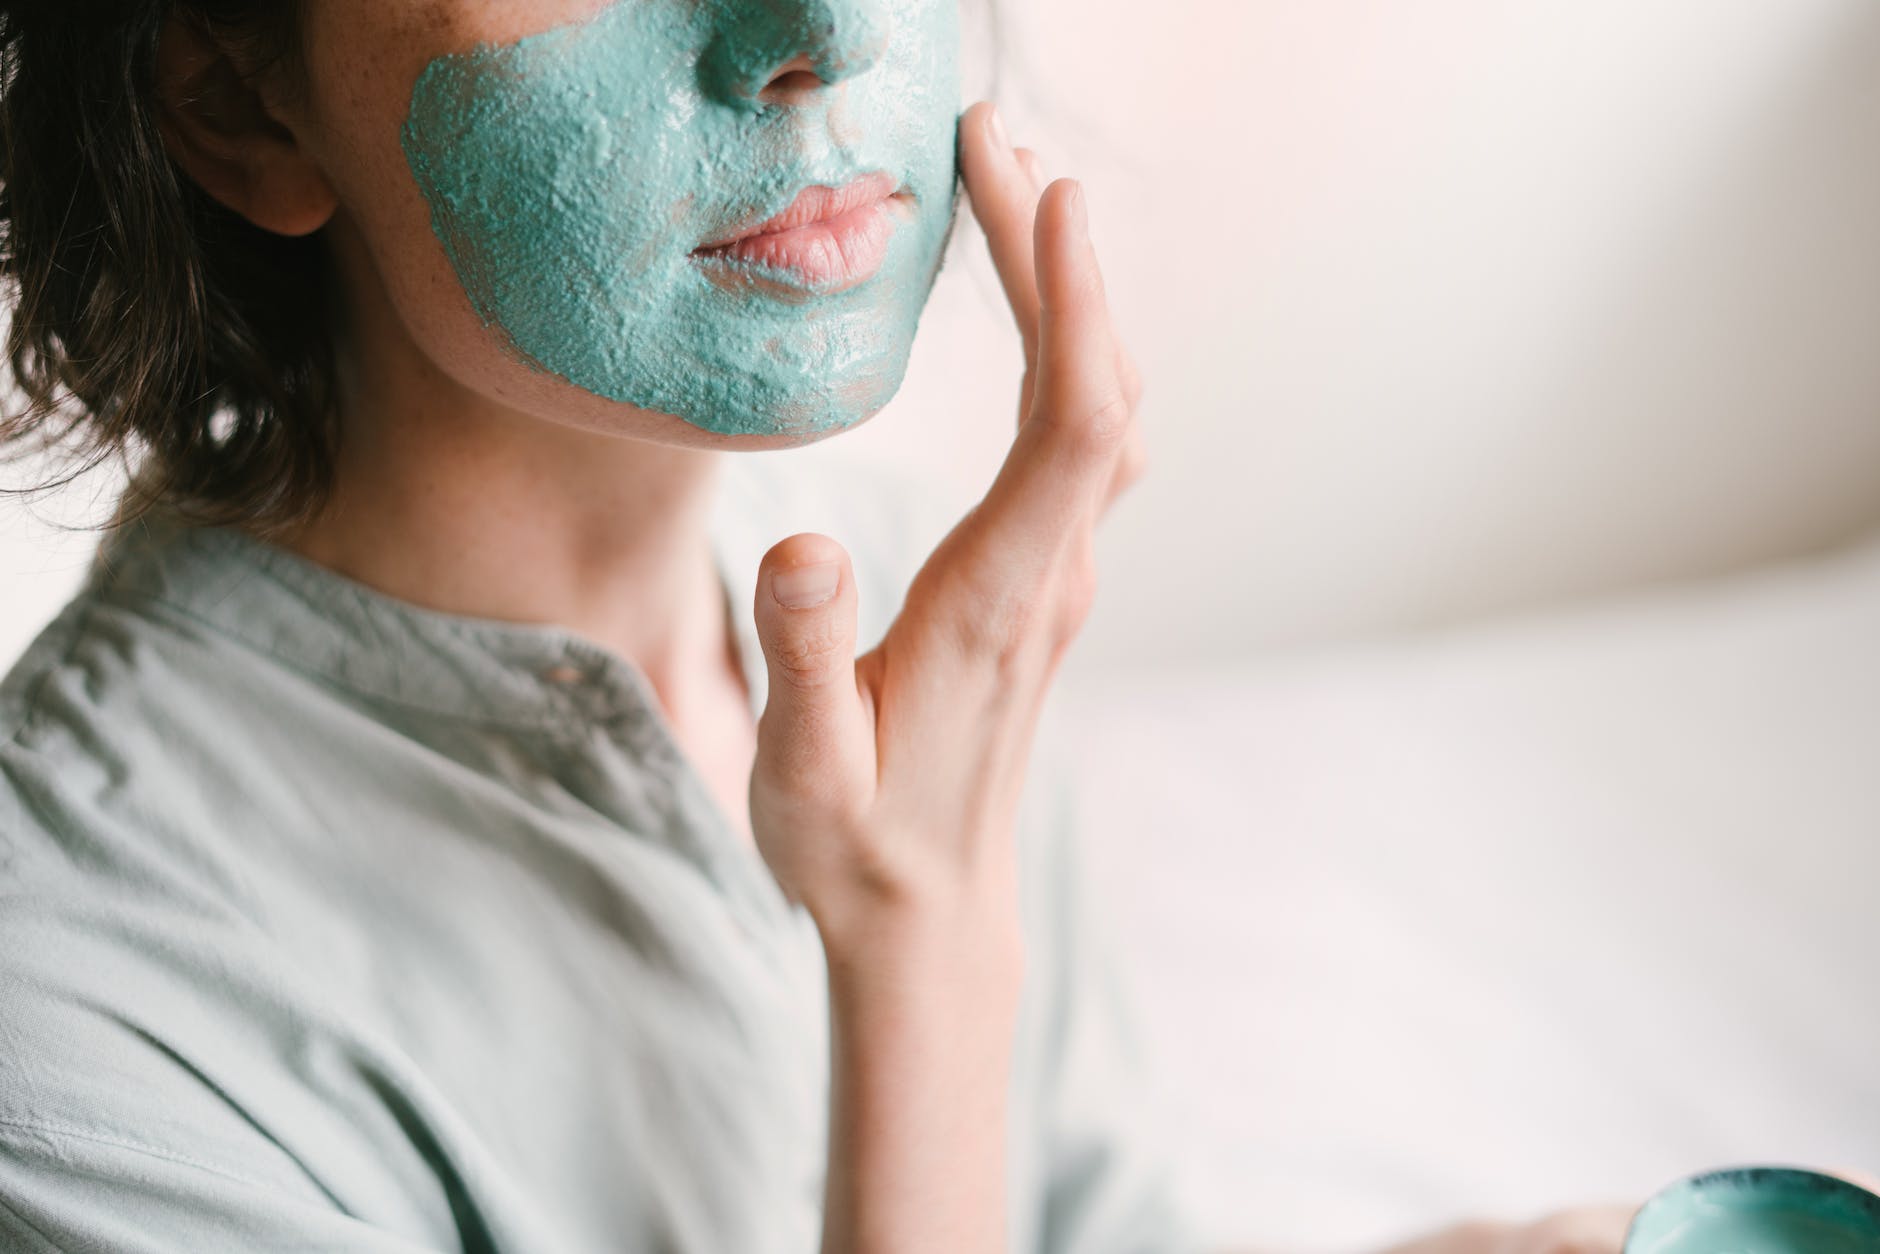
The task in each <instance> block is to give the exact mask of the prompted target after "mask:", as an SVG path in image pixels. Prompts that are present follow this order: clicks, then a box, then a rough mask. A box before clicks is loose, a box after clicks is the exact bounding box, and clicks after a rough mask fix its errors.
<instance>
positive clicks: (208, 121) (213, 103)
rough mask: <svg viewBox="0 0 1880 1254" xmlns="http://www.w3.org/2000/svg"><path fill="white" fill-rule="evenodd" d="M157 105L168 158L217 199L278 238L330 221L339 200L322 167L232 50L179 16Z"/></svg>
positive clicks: (167, 33)
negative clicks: (272, 107)
mask: <svg viewBox="0 0 1880 1254" xmlns="http://www.w3.org/2000/svg"><path fill="white" fill-rule="evenodd" d="M155 103H156V112H157V125H158V129H159V130H160V131H161V133H162V135H163V142H164V146H165V147H166V148H167V149H168V150H169V153H170V156H171V157H172V158H173V159H174V160H175V161H176V163H177V165H179V166H181V167H182V169H183V171H184V173H186V174H187V175H188V176H189V177H190V178H192V179H194V180H195V181H196V183H197V184H198V185H199V186H200V187H201V188H202V189H203V191H205V192H207V193H208V194H209V195H210V196H211V197H212V198H214V199H215V200H216V201H218V202H219V203H221V204H223V205H225V206H227V207H228V208H229V209H231V210H233V211H234V212H235V213H238V214H240V215H241V216H242V217H244V218H246V219H247V220H248V221H250V222H252V223H254V224H255V225H256V226H258V227H260V228H261V229H262V230H264V231H272V232H273V233H275V234H277V235H309V234H312V233H313V232H314V231H317V230H319V229H320V228H321V227H323V226H325V225H326V224H327V222H328V221H330V220H331V219H332V217H333V214H334V212H335V211H336V210H337V209H338V207H339V197H338V195H337V194H336V193H335V192H334V190H333V186H332V183H331V182H330V181H329V180H328V179H327V177H326V174H325V172H324V171H322V170H321V169H320V167H319V166H318V165H317V164H316V163H315V162H314V161H313V160H312V159H311V158H310V157H309V156H308V155H307V153H306V152H305V150H304V149H302V148H301V146H300V143H299V141H298V140H297V139H296V138H295V136H294V134H293V132H292V131H290V130H289V129H288V128H287V127H286V126H284V125H282V124H281V123H280V122H279V121H277V120H276V119H275V118H274V117H272V116H271V115H270V114H269V112H268V110H267V108H266V107H265V106H264V105H263V103H262V101H261V97H260V95H259V94H258V93H257V92H256V91H255V89H254V88H253V86H252V85H250V83H249V82H248V81H247V80H246V79H245V78H244V77H243V76H242V74H241V72H240V70H239V69H238V68H237V66H236V64H235V62H234V61H233V60H232V59H231V58H230V56H229V55H228V52H227V50H226V49H224V48H223V47H222V46H221V45H219V44H218V43H217V42H216V40H215V39H214V38H213V36H211V35H210V34H209V33H208V32H206V31H204V30H202V29H201V28H199V27H197V26H194V25H192V24H191V23H189V22H186V21H184V20H182V19H180V18H177V17H171V18H170V19H169V20H168V21H166V22H165V23H164V28H163V33H162V35H161V36H160V37H159V41H158V44H157V58H156V102H155Z"/></svg>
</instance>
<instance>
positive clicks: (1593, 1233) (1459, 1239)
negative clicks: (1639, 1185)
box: [1383, 1205, 1638, 1254]
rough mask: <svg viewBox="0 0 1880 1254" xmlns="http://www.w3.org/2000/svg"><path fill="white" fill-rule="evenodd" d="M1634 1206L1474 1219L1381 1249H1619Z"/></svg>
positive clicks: (1600, 1252)
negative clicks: (1516, 1219) (1524, 1218)
mask: <svg viewBox="0 0 1880 1254" xmlns="http://www.w3.org/2000/svg"><path fill="white" fill-rule="evenodd" d="M1636 1213H1638V1207H1637V1206H1628V1205H1613V1206H1592V1207H1577V1208H1575V1209H1572V1210H1562V1211H1555V1212H1554V1213H1553V1214H1550V1215H1547V1216H1545V1217H1544V1218H1542V1219H1538V1220H1536V1221H1534V1222H1533V1223H1526V1224H1515V1223H1503V1222H1500V1221H1497V1220H1486V1219H1482V1220H1472V1221H1470V1222H1468V1223H1461V1224H1456V1225H1454V1226H1453V1227H1449V1228H1444V1229H1443V1230H1442V1231H1440V1232H1436V1233H1432V1234H1431V1235H1429V1236H1426V1237H1421V1238H1419V1239H1417V1240H1414V1241H1411V1242H1408V1243H1406V1244H1403V1245H1393V1246H1391V1247H1390V1249H1388V1250H1385V1251H1383V1254H1620V1250H1621V1249H1622V1248H1623V1247H1624V1245H1625V1233H1626V1229H1627V1228H1628V1227H1629V1226H1630V1225H1631V1223H1632V1216H1633V1215H1635V1214H1636Z"/></svg>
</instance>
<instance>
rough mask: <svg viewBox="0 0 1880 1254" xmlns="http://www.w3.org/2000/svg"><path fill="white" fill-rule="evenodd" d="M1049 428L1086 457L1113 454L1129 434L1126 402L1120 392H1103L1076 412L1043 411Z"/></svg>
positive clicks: (1067, 408)
mask: <svg viewBox="0 0 1880 1254" xmlns="http://www.w3.org/2000/svg"><path fill="white" fill-rule="evenodd" d="M1046 416H1047V418H1048V421H1049V423H1050V425H1051V426H1052V427H1053V428H1054V429H1055V430H1056V432H1057V433H1058V435H1059V436H1060V438H1061V439H1062V440H1063V442H1064V443H1065V444H1067V445H1069V446H1071V447H1072V448H1073V449H1075V450H1076V451H1077V452H1079V453H1081V454H1083V455H1084V456H1087V457H1090V458H1100V457H1104V456H1108V455H1111V454H1114V453H1115V452H1116V450H1117V447H1118V446H1119V445H1120V444H1122V442H1123V441H1124V439H1125V438H1127V436H1128V433H1129V425H1130V419H1131V417H1132V415H1131V413H1130V407H1129V400H1128V398H1127V397H1125V396H1124V395H1123V394H1122V393H1121V392H1120V391H1112V392H1106V393H1105V394H1103V395H1102V396H1101V397H1099V398H1098V399H1097V400H1096V401H1094V402H1093V403H1091V404H1090V405H1088V406H1087V407H1083V408H1082V409H1079V410H1073V409H1071V408H1069V407H1059V408H1054V409H1051V410H1049V411H1047V413H1046Z"/></svg>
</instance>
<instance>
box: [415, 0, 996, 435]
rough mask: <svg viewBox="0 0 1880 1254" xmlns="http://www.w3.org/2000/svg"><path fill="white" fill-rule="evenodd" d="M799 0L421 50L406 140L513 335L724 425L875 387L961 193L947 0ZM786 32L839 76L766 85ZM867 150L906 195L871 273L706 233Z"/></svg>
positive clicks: (776, 202) (891, 361) (921, 295)
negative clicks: (785, 264)
mask: <svg viewBox="0 0 1880 1254" xmlns="http://www.w3.org/2000/svg"><path fill="white" fill-rule="evenodd" d="M811 7H812V6H807V5H802V6H799V5H793V4H787V3H779V0H718V2H717V3H677V2H672V0H645V2H643V3H642V2H639V0H634V2H631V3H621V4H616V5H612V6H610V7H607V8H604V9H602V10H601V11H600V12H598V13H597V14H595V15H594V16H592V17H591V18H589V19H588V20H584V21H581V22H577V23H575V24H572V25H569V26H564V27H560V28H556V29H553V30H549V31H545V32H542V33H539V34H534V35H530V36H527V37H524V38H521V39H518V40H516V41H514V42H511V43H507V44H487V43H485V44H479V45H477V46H475V47H473V48H471V49H469V50H468V51H464V52H459V53H453V54H451V55H447V56H444V57H440V58H438V59H436V60H434V61H432V62H430V63H429V64H428V65H427V66H426V67H425V68H424V70H423V72H422V73H421V74H419V75H418V78H417V81H416V84H415V85H414V87H413V90H412V96H411V104H410V109H409V112H408V115H407V117H406V120H405V124H404V126H403V129H402V132H401V139H402V145H403V150H404V153H405V156H406V159H407V161H408V163H409V165H410V169H411V172H412V174H413V176H414V177H415V179H416V182H417V185H418V187H419V189H420V191H421V192H422V193H423V195H424V198H425V200H426V202H427V203H428V205H429V208H430V211H431V225H432V229H433V231H434V233H435V234H436V236H437V238H438V239H439V240H440V241H441V242H442V244H443V246H444V249H445V252H446V254H447V256H448V257H449V260H450V262H451V266H452V268H453V269H454V271H455V272H456V275H457V277H458V279H459V281H460V282H461V284H462V287H463V290H464V293H465V294H466V295H467V296H468V297H469V300H470V302H471V304H472V306H473V307H474V308H475V310H476V313H477V314H478V316H479V317H480V318H481V319H482V320H483V322H484V323H485V324H486V326H488V327H490V328H492V329H493V330H495V331H496V332H497V333H498V334H499V335H500V336H501V337H502V339H503V341H504V342H506V343H507V345H508V346H509V347H510V349H511V350H512V352H513V354H514V355H515V356H516V357H518V358H519V359H521V360H522V361H524V362H526V363H528V364H529V365H531V366H532V367H534V368H536V369H539V370H542V371H546V372H548V373H549V374H552V375H554V376H557V377H559V378H561V379H563V380H566V381H567V382H568V383H570V384H572V385H574V386H576V387H578V388H581V389H583V390H585V391H587V392H589V393H592V394H594V395H596V396H600V397H603V398H606V399H608V400H614V401H621V402H625V403H629V404H632V405H635V406H638V407H640V408H642V409H647V410H653V411H656V412H662V413H667V414H672V415H675V416H677V417H679V418H682V419H684V420H685V421H687V422H689V423H692V424H693V425H695V426H697V427H700V428H702V429H704V430H708V431H712V432H716V433H720V434H726V435H743V434H758V435H775V434H797V435H809V436H813V435H815V434H818V433H825V432H829V431H833V430H838V429H840V428H842V427H845V426H849V425H852V424H854V423H856V422H859V421H861V420H862V419H863V418H865V417H867V416H868V414H870V413H872V412H874V410H876V409H879V408H880V406H881V405H884V404H886V403H887V401H888V399H889V398H890V397H892V395H893V394H894V392H895V391H896V390H897V389H898V388H899V386H900V382H901V379H902V377H903V375H904V373H905V369H906V364H907V359H908V355H909V352H910V351H911V348H912V342H913V338H914V332H915V330H916V327H917V325H918V321H919V317H920V314H921V311H922V309H923V308H924V306H925V303H926V299H927V296H928V294H929V292H930V291H931V288H932V284H933V281H934V278H935V276H936V274H937V272H938V268H939V264H940V261H941V258H942V256H943V254H944V250H945V245H946V242H947V239H948V237H949V235H950V232H951V228H952V224H953V221H954V218H955V210H956V207H957V169H956V165H955V137H956V131H957V123H958V112H959V106H960V98H959V93H960V88H959V78H958V8H957V3H956V0H825V3H824V4H823V5H822V6H820V7H817V9H816V12H817V13H818V14H821V15H822V17H820V18H819V20H818V22H817V23H813V24H809V25H808V26H806V25H805V14H806V13H807V12H808V11H809V10H810V8H811ZM825 9H826V10H827V12H826V13H825V12H824V10H825ZM824 19H828V20H824ZM811 26H813V27H814V30H810V27H811ZM798 28H803V29H798ZM806 30H809V31H810V33H808V34H805V31H806ZM798 55H808V56H809V57H810V59H811V61H812V63H815V64H817V65H818V66H819V67H821V69H820V72H821V73H822V74H823V76H824V78H825V80H826V82H825V85H824V86H822V87H819V88H817V89H816V90H815V91H813V92H809V93H804V94H803V95H802V97H801V98H800V99H799V100H797V101H794V102H793V103H791V104H788V105H771V106H764V105H762V104H760V103H759V102H758V101H757V100H756V99H755V93H756V89H757V88H760V87H761V86H762V85H763V83H764V82H765V81H767V76H768V74H769V73H770V72H771V71H773V70H774V69H775V68H776V67H778V66H780V65H782V64H784V63H785V62H787V61H789V60H791V59H792V58H793V57H796V56H798ZM714 67H716V68H714ZM832 67H833V68H832ZM842 67H850V68H853V69H855V72H853V73H852V74H849V75H848V76H846V77H845V76H843V74H842V73H841V72H840V71H841V68H842ZM708 71H709V72H708ZM714 81H718V82H719V84H720V87H719V89H714V87H713V83H714ZM874 172H886V173H887V174H889V175H891V176H892V178H893V180H894V182H895V183H896V184H898V185H899V186H900V188H901V189H902V190H903V191H904V192H905V193H907V195H906V196H905V197H904V198H903V203H902V205H901V206H900V208H899V209H898V210H896V211H894V212H893V218H894V222H895V226H894V229H893V232H892V235H891V236H889V237H888V240H887V244H886V250H885V259H884V260H883V261H882V263H881V265H880V269H879V270H878V271H877V272H875V273H874V274H872V275H871V276H870V277H868V278H867V279H865V280H863V281H862V282H860V283H859V284H856V285H854V286H849V287H846V288H844V289H843V290H824V289H821V288H818V286H817V285H816V284H815V283H814V282H803V281H800V280H801V276H800V275H796V274H794V273H792V272H786V271H780V270H777V269H775V268H767V267H765V266H760V265H756V264H744V263H741V262H739V261H738V260H737V259H735V258H731V259H727V258H724V257H722V256H721V257H718V258H714V259H713V260H712V261H710V262H709V263H705V262H701V259H700V258H698V257H694V256H693V255H692V252H693V250H694V249H696V248H698V247H699V246H700V245H702V244H704V243H705V242H707V241H708V240H712V239H716V238H721V237H722V236H723V234H724V233H725V231H726V230H727V229H728V228H731V227H734V226H737V225H740V224H742V223H745V222H748V221H752V220H755V219H758V218H764V217H768V216H771V215H773V214H775V213H777V212H779V211H780V210H782V209H783V208H785V207H786V206H787V205H788V204H789V203H790V202H791V201H792V200H793V199H794V198H795V196H796V194H797V192H798V191H799V190H800V189H802V188H803V187H804V186H806V185H812V184H817V185H823V186H830V187H840V186H843V185H845V184H848V183H851V182H853V181H854V180H855V179H856V178H858V177H860V176H862V175H864V174H869V173H874ZM881 212H884V213H885V212H889V211H888V210H885V209H884V210H881Z"/></svg>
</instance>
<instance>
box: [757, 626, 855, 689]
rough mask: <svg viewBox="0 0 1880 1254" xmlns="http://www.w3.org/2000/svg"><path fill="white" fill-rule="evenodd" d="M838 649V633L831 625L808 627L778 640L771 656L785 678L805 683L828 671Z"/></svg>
mask: <svg viewBox="0 0 1880 1254" xmlns="http://www.w3.org/2000/svg"><path fill="white" fill-rule="evenodd" d="M841 652H842V640H841V637H840V635H839V634H838V633H837V632H836V630H835V629H834V628H833V627H832V626H823V627H810V628H808V629H807V630H803V631H797V632H792V633H791V634H790V635H788V636H785V637H783V638H782V639H780V640H778V641H777V642H776V644H775V646H774V647H773V648H772V650H771V660H772V661H773V662H775V663H776V664H777V669H778V670H779V671H780V672H781V673H782V674H783V676H784V677H785V678H786V679H787V680H789V681H791V682H793V683H799V684H808V683H815V682H817V681H820V680H821V679H822V678H823V677H824V676H825V675H827V674H828V673H829V671H830V670H831V669H832V668H833V666H834V664H835V662H836V660H837V659H838V658H839V657H840V655H841Z"/></svg>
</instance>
